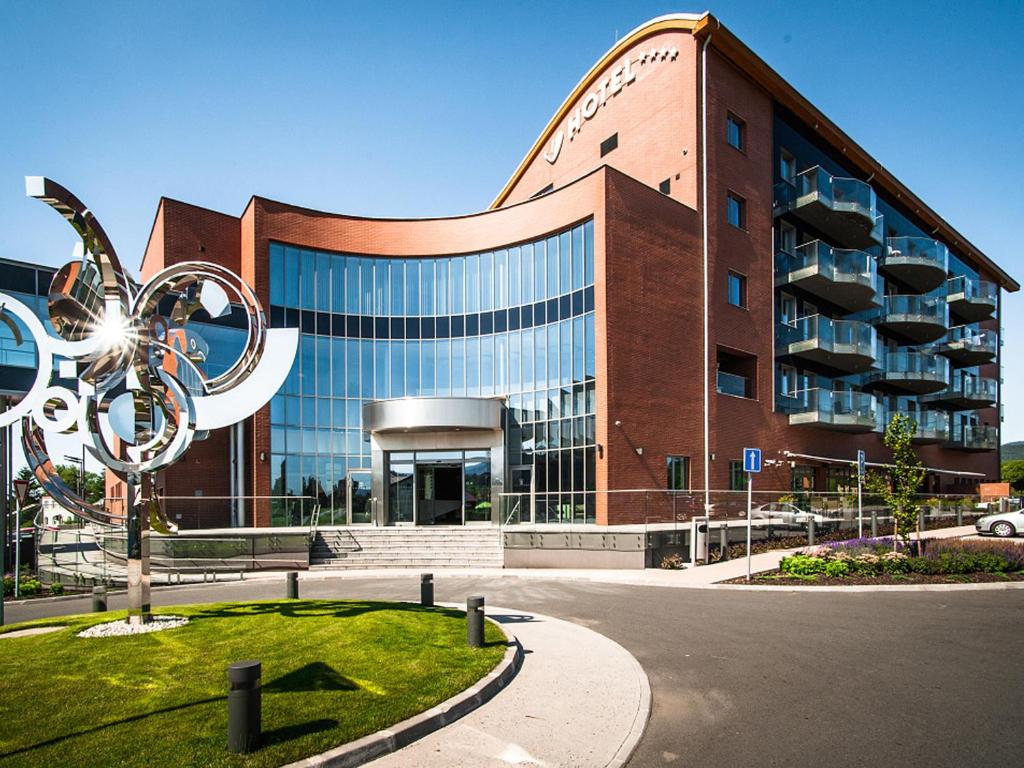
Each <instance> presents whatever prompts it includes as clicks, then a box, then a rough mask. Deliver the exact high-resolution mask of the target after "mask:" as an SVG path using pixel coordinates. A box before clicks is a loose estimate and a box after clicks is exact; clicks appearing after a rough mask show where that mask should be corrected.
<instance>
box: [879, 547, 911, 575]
mask: <svg viewBox="0 0 1024 768" xmlns="http://www.w3.org/2000/svg"><path fill="white" fill-rule="evenodd" d="M909 559H910V558H909V557H907V556H906V555H904V554H903V553H902V552H886V553H885V554H884V555H882V556H881V558H880V561H881V565H882V571H883V572H884V573H888V574H890V575H892V574H901V573H906V572H907V571H908V570H909V569H910V564H909V563H908V562H907V561H908V560H909Z"/></svg>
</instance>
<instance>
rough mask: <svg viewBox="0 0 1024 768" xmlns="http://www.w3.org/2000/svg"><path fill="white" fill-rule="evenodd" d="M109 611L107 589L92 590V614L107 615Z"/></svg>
mask: <svg viewBox="0 0 1024 768" xmlns="http://www.w3.org/2000/svg"><path fill="white" fill-rule="evenodd" d="M106 610H107V588H106V587H93V588H92V612H93V613H105V612H106Z"/></svg>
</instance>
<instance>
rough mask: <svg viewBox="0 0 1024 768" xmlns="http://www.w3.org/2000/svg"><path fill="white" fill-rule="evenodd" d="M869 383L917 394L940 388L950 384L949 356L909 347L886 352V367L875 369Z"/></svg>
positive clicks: (891, 389) (936, 390) (884, 361)
mask: <svg viewBox="0 0 1024 768" xmlns="http://www.w3.org/2000/svg"><path fill="white" fill-rule="evenodd" d="M869 383H870V384H871V385H872V386H874V387H877V388H879V389H886V390H889V391H895V392H909V393H913V394H917V395H923V394H928V393H930V392H938V391H940V390H943V389H945V388H946V387H948V386H949V360H947V359H946V358H944V357H940V356H938V355H933V354H930V353H927V352H913V351H910V350H906V349H900V350H897V351H895V352H886V353H885V356H884V360H883V365H882V370H880V371H877V372H875V373H872V374H871V376H870V379H869Z"/></svg>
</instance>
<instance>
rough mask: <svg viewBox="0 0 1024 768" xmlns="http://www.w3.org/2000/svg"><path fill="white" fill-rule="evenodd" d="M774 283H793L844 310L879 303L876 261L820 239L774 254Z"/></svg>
mask: <svg viewBox="0 0 1024 768" xmlns="http://www.w3.org/2000/svg"><path fill="white" fill-rule="evenodd" d="M775 284H776V285H794V286H796V287H798V288H801V289H803V290H805V291H807V292H808V293H811V294H813V295H814V296H817V297H819V298H822V299H825V300H826V301H828V302H831V303H832V304H835V305H836V306H838V307H841V308H843V309H845V310H846V311H847V312H860V311H862V310H865V309H871V308H872V307H876V306H878V304H879V301H880V300H879V296H878V265H877V263H876V262H875V259H874V258H873V257H872V256H871V255H870V254H868V253H865V252H864V251H858V250H854V249H846V248H833V247H832V246H830V245H828V244H827V243H824V242H822V241H821V240H813V241H811V242H809V243H804V244H803V245H801V246H799V247H798V248H797V249H796V250H795V251H794V252H793V253H785V252H779V253H778V254H776V256H775Z"/></svg>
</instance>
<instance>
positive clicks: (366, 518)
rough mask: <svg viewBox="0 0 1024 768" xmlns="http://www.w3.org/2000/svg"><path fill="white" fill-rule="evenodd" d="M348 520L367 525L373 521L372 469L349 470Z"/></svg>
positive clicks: (354, 523)
mask: <svg viewBox="0 0 1024 768" xmlns="http://www.w3.org/2000/svg"><path fill="white" fill-rule="evenodd" d="M347 485H348V490H347V493H348V522H349V524H350V525H365V524H368V523H372V522H373V504H372V496H373V493H372V490H371V487H370V470H368V469H350V470H349V471H348V483H347Z"/></svg>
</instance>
